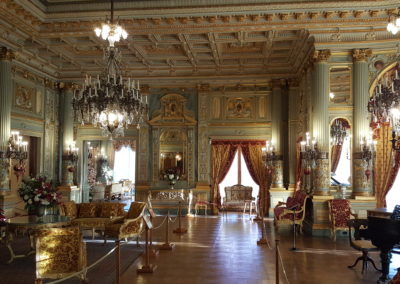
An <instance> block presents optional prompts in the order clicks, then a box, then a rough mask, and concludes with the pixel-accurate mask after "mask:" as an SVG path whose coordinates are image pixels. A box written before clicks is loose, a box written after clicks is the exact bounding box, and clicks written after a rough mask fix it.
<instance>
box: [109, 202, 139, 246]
mask: <svg viewBox="0 0 400 284" xmlns="http://www.w3.org/2000/svg"><path fill="white" fill-rule="evenodd" d="M145 209H146V203H145V202H132V203H131V206H130V208H129V211H128V213H127V214H126V216H125V218H123V219H118V220H115V222H111V223H110V224H107V225H106V227H105V231H104V243H106V242H107V237H111V238H115V239H117V240H121V239H125V240H127V239H128V238H139V236H140V234H141V233H142V231H143V229H144V224H143V214H144V210H145Z"/></svg>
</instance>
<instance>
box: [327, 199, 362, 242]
mask: <svg viewBox="0 0 400 284" xmlns="http://www.w3.org/2000/svg"><path fill="white" fill-rule="evenodd" d="M328 208H329V220H330V222H331V237H332V238H333V240H334V241H336V231H338V230H346V231H347V230H348V229H349V227H348V225H347V222H348V221H349V220H350V219H351V218H352V217H356V215H354V214H353V213H352V212H351V208H350V201H349V200H347V199H331V200H328Z"/></svg>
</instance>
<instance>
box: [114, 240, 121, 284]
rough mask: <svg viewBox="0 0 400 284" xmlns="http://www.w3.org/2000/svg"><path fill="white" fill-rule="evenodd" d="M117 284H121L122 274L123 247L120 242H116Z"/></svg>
mask: <svg viewBox="0 0 400 284" xmlns="http://www.w3.org/2000/svg"><path fill="white" fill-rule="evenodd" d="M115 246H116V247H117V248H116V250H115V283H117V284H120V272H121V263H120V260H121V247H120V240H116V241H115Z"/></svg>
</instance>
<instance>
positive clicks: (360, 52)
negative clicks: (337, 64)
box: [353, 49, 372, 62]
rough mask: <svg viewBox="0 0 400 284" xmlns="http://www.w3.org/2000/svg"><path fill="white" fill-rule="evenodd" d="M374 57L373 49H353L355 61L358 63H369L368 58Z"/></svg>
mask: <svg viewBox="0 0 400 284" xmlns="http://www.w3.org/2000/svg"><path fill="white" fill-rule="evenodd" d="M371 55H372V50H371V49H353V60H354V61H355V62H357V61H367V60H368V57H370V56H371Z"/></svg>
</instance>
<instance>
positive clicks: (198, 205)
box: [194, 201, 208, 215]
mask: <svg viewBox="0 0 400 284" xmlns="http://www.w3.org/2000/svg"><path fill="white" fill-rule="evenodd" d="M207 208H208V202H207V201H197V202H196V204H195V205H194V215H197V212H198V210H199V209H204V215H207Z"/></svg>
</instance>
